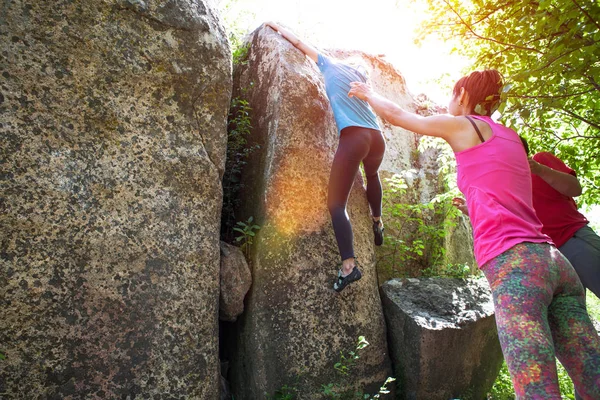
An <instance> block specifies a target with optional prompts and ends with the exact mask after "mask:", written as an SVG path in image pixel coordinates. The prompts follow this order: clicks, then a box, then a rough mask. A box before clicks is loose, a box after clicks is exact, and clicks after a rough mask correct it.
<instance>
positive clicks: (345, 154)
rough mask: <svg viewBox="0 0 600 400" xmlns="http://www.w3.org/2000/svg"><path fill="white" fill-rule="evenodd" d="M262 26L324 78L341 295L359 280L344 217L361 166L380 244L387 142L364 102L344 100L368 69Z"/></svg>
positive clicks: (330, 200)
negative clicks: (333, 134) (333, 145)
mask: <svg viewBox="0 0 600 400" xmlns="http://www.w3.org/2000/svg"><path fill="white" fill-rule="evenodd" d="M266 25H267V26H270V27H271V28H273V29H274V30H275V31H277V32H279V33H280V34H281V36H283V37H284V38H285V39H286V40H287V41H289V42H290V43H291V44H292V45H293V46H294V47H296V48H297V49H298V50H300V51H302V52H303V53H304V54H305V55H306V56H308V57H309V58H310V59H311V60H313V61H314V62H315V63H317V65H318V67H319V69H320V71H321V73H322V74H323V78H324V81H325V91H326V92H327V97H328V98H329V103H330V104H331V109H332V110H333V116H334V117H335V122H336V125H337V128H338V132H339V135H340V140H339V144H338V148H337V151H336V153H335V157H334V158H333V164H332V166H331V173H330V175H329V188H328V192H327V206H328V208H329V213H330V214H331V220H332V223H333V230H334V232H335V238H336V240H337V244H338V249H339V251H340V256H341V259H342V267H341V268H340V270H339V271H338V275H337V278H336V280H335V283H334V285H333V288H334V289H335V290H336V291H338V292H339V291H341V290H342V289H344V288H345V287H346V286H347V285H348V284H350V283H352V282H354V281H357V280H359V279H360V278H361V276H362V274H361V271H360V269H359V268H358V262H357V260H356V257H355V254H354V247H353V234H352V225H351V223H350V219H349V218H348V214H347V213H346V204H347V202H348V196H349V195H350V190H351V189H352V184H353V182H354V178H355V177H356V174H357V172H358V169H359V166H360V163H361V162H362V164H363V167H364V170H365V175H366V177H367V200H368V202H369V206H370V208H371V215H372V217H373V233H374V236H375V245H377V246H381V244H382V243H383V223H382V221H381V196H382V192H381V181H380V180H379V173H378V170H379V166H380V165H381V160H382V159H383V154H384V152H385V141H384V139H383V135H382V133H381V130H380V128H379V125H378V124H377V117H376V116H375V114H374V113H373V111H372V110H371V108H370V107H369V105H368V104H367V102H366V101H363V100H361V99H357V98H349V97H348V96H347V94H348V90H350V82H353V81H359V82H366V81H367V76H366V70H365V69H364V68H361V66H352V65H349V64H345V63H342V62H341V61H339V60H335V59H334V58H330V57H328V56H326V55H324V54H322V53H319V52H318V51H317V50H316V49H315V48H314V47H312V46H310V45H308V44H306V43H304V42H302V41H301V40H300V39H298V37H297V36H296V35H294V34H293V33H292V32H290V31H289V30H288V29H285V28H283V27H281V26H279V25H278V24H276V23H273V22H267V23H266Z"/></svg>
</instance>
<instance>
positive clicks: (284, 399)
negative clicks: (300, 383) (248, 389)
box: [267, 385, 298, 400]
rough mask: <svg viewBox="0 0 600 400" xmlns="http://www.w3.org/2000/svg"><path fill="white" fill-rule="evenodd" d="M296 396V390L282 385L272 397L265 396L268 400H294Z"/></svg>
mask: <svg viewBox="0 0 600 400" xmlns="http://www.w3.org/2000/svg"><path fill="white" fill-rule="evenodd" d="M297 395H298V389H297V388H296V387H294V386H288V385H283V386H282V387H281V388H280V389H278V390H276V391H275V393H273V395H272V396H271V395H268V394H267V399H268V400H294V399H295V398H296V396H297Z"/></svg>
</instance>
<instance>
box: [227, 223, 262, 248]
mask: <svg viewBox="0 0 600 400" xmlns="http://www.w3.org/2000/svg"><path fill="white" fill-rule="evenodd" d="M253 221H254V217H250V218H248V220H247V221H246V222H242V221H239V222H238V223H237V224H236V227H235V228H233V230H234V231H236V232H239V233H240V234H239V235H238V236H236V238H235V242H236V243H240V244H241V246H240V247H241V248H242V251H243V252H244V254H245V255H246V258H248V257H249V256H250V254H249V252H250V247H252V244H253V243H254V236H256V233H255V232H254V231H257V230H259V229H260V226H259V225H256V224H253V223H252V222H253Z"/></svg>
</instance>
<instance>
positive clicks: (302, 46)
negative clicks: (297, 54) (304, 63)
mask: <svg viewBox="0 0 600 400" xmlns="http://www.w3.org/2000/svg"><path fill="white" fill-rule="evenodd" d="M265 25H267V26H270V27H271V28H273V29H274V30H275V31H277V32H279V33H280V34H281V36H283V37H284V38H285V39H286V40H287V41H288V42H290V43H291V44H292V45H293V46H294V47H295V48H297V49H298V50H300V51H302V52H303V53H304V54H306V55H307V56H308V57H309V58H310V59H312V60H313V61H314V62H318V59H319V52H318V51H317V49H315V48H314V47H312V46H311V45H309V44H307V43H304V42H303V41H302V40H300V39H299V38H298V36H296V35H295V34H294V33H292V32H291V31H290V30H289V29H286V28H283V27H281V26H279V25H278V24H276V23H275V22H265Z"/></svg>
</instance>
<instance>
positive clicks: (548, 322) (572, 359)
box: [482, 243, 600, 400]
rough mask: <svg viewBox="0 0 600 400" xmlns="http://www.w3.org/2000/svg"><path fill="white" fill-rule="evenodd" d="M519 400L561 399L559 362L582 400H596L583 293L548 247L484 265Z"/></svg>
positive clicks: (594, 345)
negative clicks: (557, 364)
mask: <svg viewBox="0 0 600 400" xmlns="http://www.w3.org/2000/svg"><path fill="white" fill-rule="evenodd" d="M482 270H483V272H484V274H485V277H486V278H487V280H488V282H489V284H490V288H491V290H492V296H493V299H494V308H495V310H496V325H497V326H498V337H499V338H500V345H501V346H502V353H503V354H504V359H505V360H506V364H507V366H508V370H509V372H510V375H511V379H512V382H513V386H514V387H515V394H516V396H517V399H560V398H561V396H560V389H559V386H558V375H557V372H556V360H555V356H556V357H558V359H559V360H560V362H561V363H562V365H563V366H564V367H565V369H566V370H567V372H568V373H569V376H570V377H571V379H572V380H573V383H574V385H575V389H576V390H577V392H578V393H579V395H581V396H582V397H583V398H584V399H596V400H597V399H600V339H599V338H598V334H597V332H596V330H595V329H594V326H593V325H592V322H591V320H590V318H589V316H588V313H587V310H586V307H585V292H584V289H583V286H582V285H581V282H580V280H579V278H578V277H577V274H576V273H575V270H574V269H573V267H572V266H571V264H569V262H568V261H567V259H566V258H565V257H564V256H563V255H562V254H561V253H560V252H559V251H558V250H557V249H556V248H555V247H554V246H551V245H549V244H545V243H543V244H537V243H520V244H518V245H516V246H514V247H512V248H511V249H509V250H507V251H505V252H504V253H502V254H501V255H499V256H498V257H496V258H494V259H492V260H491V261H489V262H487V263H486V264H484V265H483V267H482Z"/></svg>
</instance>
